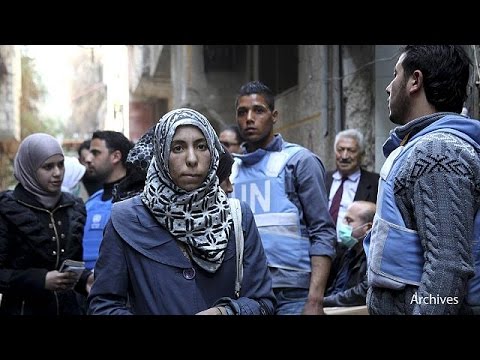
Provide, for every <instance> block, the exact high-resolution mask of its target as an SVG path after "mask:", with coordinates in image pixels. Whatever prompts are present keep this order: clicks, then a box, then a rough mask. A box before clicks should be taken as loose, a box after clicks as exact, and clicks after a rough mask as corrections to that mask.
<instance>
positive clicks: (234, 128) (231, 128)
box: [221, 125, 244, 144]
mask: <svg viewBox="0 0 480 360" xmlns="http://www.w3.org/2000/svg"><path fill="white" fill-rule="evenodd" d="M224 131H231V132H233V133H234V134H235V137H236V138H237V141H238V143H239V144H241V143H242V142H243V141H244V140H243V137H242V134H240V129H239V128H238V126H237V125H229V126H227V127H226V128H224V129H223V130H222V131H221V133H222V132H224Z"/></svg>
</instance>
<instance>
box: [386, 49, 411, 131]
mask: <svg viewBox="0 0 480 360" xmlns="http://www.w3.org/2000/svg"><path fill="white" fill-rule="evenodd" d="M405 56H406V55H405V53H403V54H402V55H400V58H399V59H398V61H397V64H396V65H395V70H394V72H393V80H392V81H391V82H390V84H388V86H387V88H386V89H385V90H386V91H387V94H388V108H389V110H390V115H389V118H390V121H392V122H393V123H394V124H398V125H405V124H406V123H407V122H408V121H409V117H408V114H409V112H410V106H411V101H410V98H409V97H408V92H407V79H406V78H405V73H404V71H403V66H402V61H403V59H404V58H405Z"/></svg>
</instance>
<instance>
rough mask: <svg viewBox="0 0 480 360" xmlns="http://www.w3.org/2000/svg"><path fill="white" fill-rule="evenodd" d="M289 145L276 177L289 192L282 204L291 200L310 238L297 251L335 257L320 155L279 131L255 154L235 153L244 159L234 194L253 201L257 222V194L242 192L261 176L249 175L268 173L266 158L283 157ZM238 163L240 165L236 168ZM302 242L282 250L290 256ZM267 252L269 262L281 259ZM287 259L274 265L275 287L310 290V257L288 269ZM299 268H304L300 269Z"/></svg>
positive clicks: (238, 173)
mask: <svg viewBox="0 0 480 360" xmlns="http://www.w3.org/2000/svg"><path fill="white" fill-rule="evenodd" d="M286 148H293V149H295V150H294V151H291V152H290V151H289V152H290V154H289V157H288V160H287V161H286V164H285V166H284V167H283V170H282V171H281V172H280V173H279V174H278V175H277V178H278V181H282V182H283V187H284V189H283V193H284V194H286V197H287V198H288V200H286V199H283V198H282V199H283V200H282V204H287V201H288V202H290V203H292V204H293V206H294V207H296V211H295V213H296V214H297V217H298V219H297V222H298V224H299V228H300V229H301V230H302V235H303V236H304V237H305V238H306V240H307V241H309V244H308V245H307V247H306V249H305V250H303V249H300V250H298V253H304V254H308V255H309V256H310V257H311V256H328V257H330V258H332V259H333V258H334V257H335V245H334V244H335V241H336V231H335V226H334V224H333V222H332V219H331V217H330V214H329V212H328V194H327V191H326V188H325V168H324V166H323V164H322V162H321V160H320V159H319V158H318V156H316V155H315V154H313V153H312V152H310V151H309V150H307V149H305V148H303V147H301V146H299V145H296V144H290V143H287V142H285V141H284V140H283V138H282V136H281V135H280V134H277V135H275V137H274V139H273V140H272V142H271V143H270V144H268V145H267V146H266V147H265V149H258V150H256V151H254V152H252V153H247V154H243V155H235V156H236V157H237V158H238V159H240V160H241V164H240V165H239V164H238V163H239V162H238V160H237V163H236V164H235V165H234V169H232V175H233V177H234V189H235V190H234V194H236V197H238V198H239V199H240V200H246V201H250V203H249V205H250V207H251V208H252V209H255V210H254V211H255V217H256V221H257V212H256V209H257V208H259V206H258V205H259V204H258V202H257V201H256V199H255V197H253V196H246V195H244V193H245V191H243V189H242V187H243V188H244V189H245V188H248V186H253V185H255V184H256V183H257V182H258V178H253V177H252V176H250V174H255V173H257V174H260V173H262V172H265V173H269V170H268V169H264V167H265V161H264V159H265V158H269V157H272V156H273V154H275V155H276V156H277V157H278V158H281V156H282V154H283V153H284V152H285V149H286ZM277 154H278V155H277ZM273 164H275V162H273ZM237 166H238V168H236V167H237ZM267 167H268V166H267ZM237 176H238V178H239V179H240V180H241V182H242V184H235V182H236V180H235V178H237ZM249 178H250V179H249ZM238 187H240V189H238ZM252 193H253V192H252ZM272 194H273V193H272ZM272 194H271V196H272ZM263 196H265V194H263ZM279 199H280V198H279V197H275V198H272V199H269V201H270V202H271V203H272V204H274V203H275V202H276V201H279ZM285 200H286V201H285ZM274 207H275V208H279V206H278V204H275V206H274ZM274 207H272V208H271V211H272V212H276V211H274V210H275V209H274ZM288 209H289V210H288V211H290V207H288ZM292 214H293V212H292ZM285 215H286V214H285ZM263 216H264V215H263V214H262V217H263ZM260 221H261V219H260V218H259V223H260ZM262 240H263V239H262ZM299 241H300V240H298V239H296V240H294V241H292V242H291V245H290V246H291V248H292V251H290V252H288V251H284V249H282V253H283V254H284V256H286V257H288V255H289V253H293V252H294V251H293V249H294V248H297V249H298V248H299V246H298V242H299ZM285 244H286V243H285V242H284V243H283V245H285ZM270 245H272V246H270ZM274 245H275V244H274V243H270V244H267V246H266V247H265V249H266V251H273V250H275V248H274ZM267 249H270V250H267ZM267 255H268V256H269V260H270V261H271V260H272V259H275V260H278V258H279V257H280V256H281V254H278V256H272V254H267ZM287 260H288V259H287ZM287 260H285V261H284V262H283V263H282V264H280V266H274V267H271V272H272V276H273V284H274V285H273V286H274V287H296V288H304V289H308V288H309V286H310V264H309V259H300V258H299V259H298V263H299V264H298V265H297V269H294V268H290V269H287V267H288V266H287V262H288V261H287ZM276 263H277V264H278V261H276ZM298 267H300V268H301V269H298Z"/></svg>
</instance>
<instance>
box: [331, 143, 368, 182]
mask: <svg viewBox="0 0 480 360" xmlns="http://www.w3.org/2000/svg"><path fill="white" fill-rule="evenodd" d="M361 160H362V154H361V153H360V149H359V148H358V143H357V141H356V140H355V139H353V138H350V137H341V138H340V139H338V141H337V145H336V146H335V162H336V164H337V170H338V171H339V172H340V174H341V175H342V176H348V175H350V174H353V173H354V172H355V171H357V170H358V169H360V164H361Z"/></svg>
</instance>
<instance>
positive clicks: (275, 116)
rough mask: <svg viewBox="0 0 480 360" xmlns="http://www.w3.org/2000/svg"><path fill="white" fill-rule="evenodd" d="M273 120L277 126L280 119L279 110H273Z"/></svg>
mask: <svg viewBox="0 0 480 360" xmlns="http://www.w3.org/2000/svg"><path fill="white" fill-rule="evenodd" d="M272 118H273V123H274V124H275V123H276V122H277V119H278V110H273V111H272Z"/></svg>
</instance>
